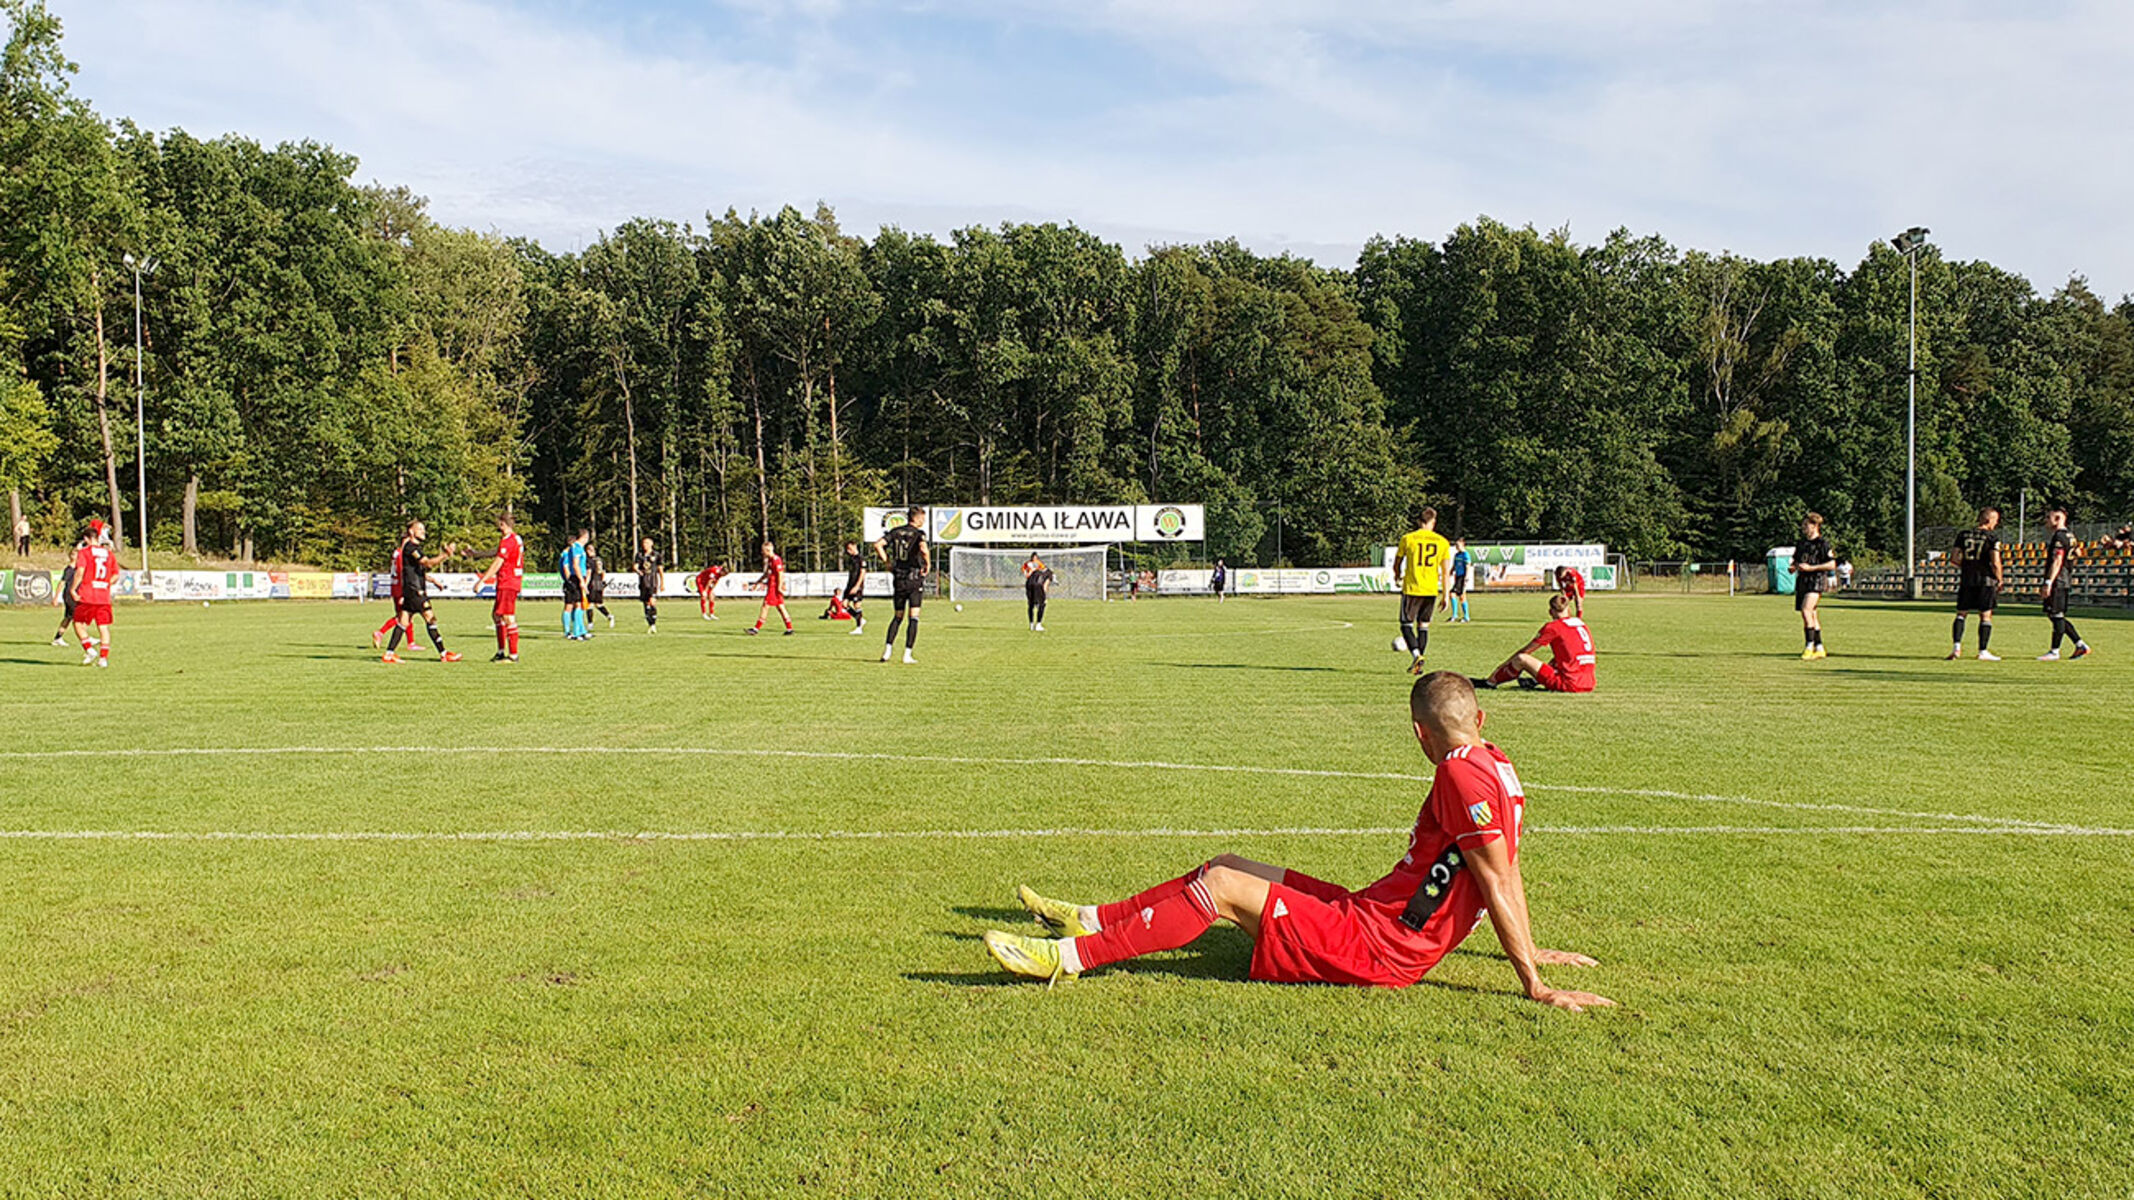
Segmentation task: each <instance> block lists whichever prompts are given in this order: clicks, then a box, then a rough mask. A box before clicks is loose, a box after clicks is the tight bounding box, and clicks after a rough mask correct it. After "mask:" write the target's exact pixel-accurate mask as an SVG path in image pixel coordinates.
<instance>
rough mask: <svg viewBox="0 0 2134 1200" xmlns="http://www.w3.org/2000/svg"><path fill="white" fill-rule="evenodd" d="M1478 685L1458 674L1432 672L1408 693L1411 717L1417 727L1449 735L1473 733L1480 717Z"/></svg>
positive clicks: (1416, 683) (1452, 672) (1419, 680)
mask: <svg viewBox="0 0 2134 1200" xmlns="http://www.w3.org/2000/svg"><path fill="white" fill-rule="evenodd" d="M1480 712H1481V708H1480V706H1479V705H1477V704H1476V703H1475V685H1474V684H1473V683H1470V682H1469V681H1468V679H1467V677H1466V676H1465V675H1461V674H1459V673H1458V672H1455V671H1432V672H1430V673H1429V674H1428V675H1425V676H1423V677H1422V678H1421V679H1418V680H1416V681H1415V686H1414V687H1413V688H1411V689H1409V691H1408V715H1409V716H1410V717H1412V718H1413V719H1414V720H1415V723H1416V724H1417V725H1420V726H1422V727H1423V728H1425V729H1429V730H1433V731H1435V732H1438V733H1445V734H1462V733H1473V732H1474V731H1475V730H1476V729H1478V728H1479V726H1478V724H1477V722H1476V717H1477V716H1478V715H1480Z"/></svg>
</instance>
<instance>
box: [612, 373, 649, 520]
mask: <svg viewBox="0 0 2134 1200" xmlns="http://www.w3.org/2000/svg"><path fill="white" fill-rule="evenodd" d="M615 386H616V387H618V388H620V389H622V432H623V440H624V442H625V443H626V447H625V448H626V449H627V450H628V451H629V454H630V544H631V545H632V546H635V545H637V541H638V538H639V537H641V536H642V535H641V534H639V533H638V532H637V404H636V401H635V400H633V399H632V398H631V396H630V382H629V380H628V379H626V378H624V376H623V373H622V364H621V363H619V362H618V363H616V364H615Z"/></svg>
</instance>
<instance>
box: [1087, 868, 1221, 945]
mask: <svg viewBox="0 0 2134 1200" xmlns="http://www.w3.org/2000/svg"><path fill="white" fill-rule="evenodd" d="M1207 869H1208V868H1207V865H1206V864H1205V863H1204V864H1202V865H1200V866H1197V867H1195V868H1193V869H1192V870H1190V871H1188V872H1186V873H1185V874H1183V875H1180V876H1179V877H1178V878H1176V879H1167V880H1165V881H1164V882H1162V883H1159V884H1157V885H1156V886H1155V887H1152V888H1150V889H1149V890H1147V891H1145V892H1142V893H1140V894H1139V895H1134V896H1129V897H1127V898H1126V899H1124V900H1121V901H1118V902H1117V903H1114V904H1099V905H1097V924H1098V925H1099V926H1100V927H1102V928H1105V929H1110V928H1111V927H1112V926H1114V925H1124V924H1125V923H1126V920H1127V918H1128V917H1132V918H1135V919H1136V920H1138V919H1140V915H1141V910H1142V909H1144V908H1152V907H1154V906H1155V905H1157V904H1159V903H1161V902H1163V901H1165V900H1168V899H1170V898H1171V897H1173V896H1175V895H1177V894H1178V893H1180V892H1182V891H1185V890H1186V888H1187V887H1188V886H1190V885H1192V884H1195V883H1198V882H1200V875H1201V872H1203V871H1205V870H1207Z"/></svg>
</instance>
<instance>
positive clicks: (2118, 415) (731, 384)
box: [0, 0, 2134, 566]
mask: <svg viewBox="0 0 2134 1200" xmlns="http://www.w3.org/2000/svg"><path fill="white" fill-rule="evenodd" d="M0 12H5V14H6V16H7V19H8V23H9V37H8V41H7V45H6V50H5V58H4V61H0V487H5V488H6V489H7V490H8V491H9V494H10V503H11V508H13V509H15V510H19V511H22V512H24V513H26V515H28V517H29V518H30V520H31V521H32V523H33V525H34V526H35V527H36V529H37V531H38V533H39V535H40V536H41V537H42V538H44V539H46V540H49V541H57V542H65V541H66V540H68V539H70V538H71V536H72V534H73V532H74V531H75V530H76V529H77V528H78V526H79V523H80V522H82V521H84V520H86V519H87V518H88V517H89V516H90V515H92V514H99V515H104V516H106V517H107V519H109V520H110V521H111V522H112V523H113V524H114V525H115V526H118V527H120V528H121V529H123V530H125V531H126V534H127V537H128V538H129V540H130V539H131V538H132V536H133V531H134V529H135V527H136V513H135V512H134V505H135V503H136V497H135V489H134V487H133V486H132V480H133V478H134V474H135V470H136V462H135V450H134V436H133V434H134V430H133V428H132V423H133V422H132V418H133V415H134V411H135V404H136V400H137V398H139V399H141V401H142V405H141V407H142V410H143V412H144V414H145V427H146V432H145V443H146V456H145V460H144V461H145V466H146V474H147V482H148V487H147V490H148V493H149V507H150V513H149V515H150V518H151V526H150V533H149V536H150V538H151V540H152V542H153V543H154V544H156V545H157V546H159V547H161V546H167V547H169V548H171V549H182V550H184V551H187V552H196V553H197V552H211V553H224V554H232V555H236V556H239V557H245V558H250V557H253V556H262V557H268V556H271V557H276V558H284V559H292V560H301V561H309V562H316V563H321V564H330V565H340V566H372V565H375V562H376V560H377V559H378V558H379V557H380V555H381V554H382V553H383V551H384V548H385V547H387V546H389V545H390V543H391V542H392V540H393V539H394V537H395V536H396V534H397V531H398V528H399V526H400V524H401V523H402V522H403V521H404V520H405V519H407V518H408V517H411V516H413V517H421V518H423V519H425V520H426V521H427V522H428V523H429V524H430V525H431V527H432V528H433V529H440V530H445V531H454V532H459V533H461V534H470V535H471V534H475V533H477V532H478V531H479V530H480V528H481V527H482V526H483V525H484V524H485V522H486V521H487V519H488V517H489V516H490V515H492V514H493V513H494V512H496V511H498V510H502V509H511V510H514V511H516V512H517V513H518V514H519V516H520V520H521V523H522V525H523V526H525V527H527V528H528V529H529V530H530V531H531V532H533V533H534V534H535V540H536V542H537V544H539V538H540V537H541V536H542V533H543V531H544V530H545V531H550V532H553V533H560V532H561V531H563V530H567V529H575V528H579V527H589V528H593V529H595V530H597V531H599V532H600V533H601V535H602V536H603V537H605V538H607V539H608V540H609V542H610V544H615V543H619V542H620V541H622V540H623V539H628V540H629V541H630V542H632V543H634V542H635V541H636V539H638V538H640V537H651V538H653V539H654V540H655V542H656V543H657V544H658V545H659V546H660V547H662V548H663V551H664V552H665V553H666V554H667V556H668V557H669V559H670V561H673V562H677V563H697V562H701V561H706V560H710V559H724V560H727V561H732V562H743V561H747V560H749V559H750V558H752V556H753V547H754V545H755V543H756V542H757V541H759V540H760V539H761V538H763V537H764V536H766V535H768V536H770V537H772V538H773V539H775V540H777V541H778V542H779V543H780V544H781V545H783V546H786V547H788V548H789V550H788V553H789V554H791V553H793V552H795V551H797V552H798V555H799V557H798V559H797V561H799V562H801V563H803V564H812V563H816V562H821V563H827V562H828V561H829V559H830V558H831V556H832V555H833V554H834V549H835V547H836V546H837V545H839V544H840V543H842V542H843V541H844V540H845V539H847V538H849V537H852V536H855V535H856V533H857V531H858V528H859V510H860V509H861V507H862V506H864V505H868V504H881V503H898V504H901V503H906V502H934V501H941V502H972V503H991V504H1009V503H1047V502H1078V503H1127V502H1144V501H1175V502H1200V503H1204V504H1206V505H1207V507H1208V525H1209V545H1208V547H1207V553H1208V554H1209V555H1210V556H1211V557H1212V556H1214V555H1218V554H1220V555H1224V556H1227V557H1228V558H1230V560H1231V561H1233V562H1242V563H1255V562H1256V563H1263V564H1264V563H1271V562H1273V561H1274V560H1275V559H1276V557H1277V556H1278V554H1279V556H1280V557H1281V558H1283V559H1286V560H1289V561H1294V562H1304V563H1316V564H1330V563H1336V562H1343V561H1356V560H1359V559H1361V558H1362V557H1363V556H1365V555H1366V554H1367V553H1369V550H1370V548H1371V547H1373V546H1376V545H1379V544H1383V543H1385V542H1388V541H1390V540H1391V539H1392V538H1393V537H1394V536H1396V535H1397V533H1398V532H1399V531H1400V530H1401V529H1403V528H1405V527H1407V525H1408V524H1409V523H1410V521H1411V520H1412V517H1413V514H1414V513H1415V512H1416V511H1417V510H1418V509H1419V508H1420V507H1421V506H1423V505H1424V504H1426V503H1430V504H1435V505H1436V506H1437V507H1438V508H1439V509H1440V510H1441V511H1442V512H1443V514H1444V517H1443V520H1442V522H1441V528H1446V529H1447V530H1448V531H1451V532H1457V533H1460V534H1464V535H1465V536H1468V537H1470V538H1478V539H1506V540H1533V539H1540V540H1550V541H1571V540H1576V541H1604V542H1607V543H1609V544H1610V545H1611V546H1613V547H1615V548H1617V549H1619V550H1622V551H1624V552H1626V553H1629V554H1631V555H1633V556H1634V557H1640V558H1662V559H1669V558H1685V557H1688V558H1700V559H1720V558H1729V557H1753V556H1756V555H1758V554H1760V553H1761V551H1762V549H1763V547H1765V546H1767V545H1769V544H1770V543H1771V542H1772V541H1774V540H1784V539H1785V538H1786V537H1787V536H1788V532H1789V530H1790V529H1791V527H1792V525H1793V524H1794V523H1795V522H1796V521H1797V520H1798V518H1799V516H1800V515H1801V513H1803V512H1805V511H1807V510H1809V509H1811V508H1812V509H1815V510H1818V511H1820V512H1822V513H1823V514H1824V515H1825V517H1826V518H1827V519H1828V522H1829V525H1830V528H1831V529H1832V530H1833V531H1834V536H1835V537H1836V539H1837V540H1838V541H1840V543H1841V544H1844V545H1846V546H1847V547H1848V548H1849V550H1850V551H1851V552H1852V553H1853V554H1854V555H1855V556H1856V557H1860V556H1866V557H1872V555H1873V554H1874V553H1876V552H1878V551H1879V552H1882V553H1888V552H1892V551H1895V552H1901V550H1902V546H1903V538H1904V471H1905V457H1904V412H1905V401H1904V393H1905V382H1906V374H1905V371H1906V366H1905V363H1906V358H1905V356H1906V314H1907V303H1908V290H1907V289H1908V284H1909V277H1908V264H1907V263H1906V261H1905V260H1904V259H1903V258H1902V257H1901V256H1899V255H1898V254H1897V253H1896V252H1894V251H1893V250H1892V249H1890V248H1889V247H1888V246H1886V245H1882V244H1879V243H1878V244H1876V245H1874V246H1871V247H1870V248H1869V250H1868V251H1867V253H1866V256H1865V258H1864V259H1863V260H1862V261H1861V262H1859V263H1858V264H1857V265H1855V266H1854V267H1853V268H1852V269H1851V270H1850V271H1847V270H1845V269H1842V268H1841V267H1840V266H1839V265H1838V264H1836V263H1834V262H1831V261H1828V260H1824V259H1810V258H1794V259H1782V260H1777V261H1770V262H1764V261H1756V260H1752V259H1747V258H1742V257H1739V256H1736V255H1731V254H1711V253H1706V252H1702V251H1696V250H1683V249H1679V248H1677V247H1674V246H1672V245H1670V244H1668V243H1667V242H1665V241H1664V240H1662V239H1660V238H1657V237H1638V236H1633V235H1632V234H1630V233H1627V232H1618V233H1616V234H1614V235H1612V236H1610V237H1609V238H1607V239H1606V240H1605V241H1604V242H1602V243H1600V244H1598V245H1592V246H1581V245H1579V244H1577V243H1575V242H1574V241H1572V240H1571V239H1570V238H1569V237H1568V236H1567V235H1566V234H1565V233H1563V232H1538V231H1536V230H1533V229H1530V228H1526V229H1522V228H1513V227H1510V226H1507V225H1505V224H1502V223H1499V222H1496V221H1493V220H1490V219H1487V218H1480V219H1477V220H1475V221H1474V222H1471V223H1469V224H1466V225H1462V226H1460V227H1459V228H1457V229H1456V230H1454V231H1453V232H1451V233H1450V234H1448V235H1446V236H1445V237H1443V238H1442V239H1440V240H1438V241H1435V242H1431V241H1422V240H1417V239H1412V238H1408V237H1381V238H1376V239H1373V240H1372V241H1371V242H1370V243H1369V244H1368V245H1367V246H1366V247H1365V248H1364V250H1363V252H1362V255H1361V256H1360V258H1359V260H1358V262H1357V263H1356V265H1355V266H1354V268H1353V269H1348V270H1340V269H1331V268H1326V267H1321V266H1317V265H1314V264H1312V263H1310V262H1307V261H1303V260H1300V259H1296V258H1292V257H1287V256H1267V255H1261V254H1256V253H1253V252H1251V251H1249V250H1247V249H1245V248H1243V247H1241V246H1239V245H1238V244H1237V243H1236V242H1234V241H1226V242H1217V243H1213V244H1209V245H1204V246H1159V247H1153V248H1150V249H1148V250H1147V251H1146V252H1145V253H1143V254H1141V255H1140V256H1138V257H1130V256H1129V255H1128V254H1127V253H1126V252H1125V250H1124V249H1123V248H1121V247H1120V246H1117V245H1114V244H1112V243H1109V242H1106V241H1104V240H1103V239H1101V238H1098V237H1096V236H1094V235H1092V234H1090V233H1088V232H1086V231H1083V230H1080V229H1077V228H1075V227H1073V226H1071V225H1058V224H1010V225H1003V226H1001V227H999V228H995V229H988V228H976V227H974V228H970V229H964V230H960V231H957V232H956V233H954V234H952V235H950V236H949V237H947V238H945V239H941V238H936V237H933V236H929V235H924V234H914V233H909V232H906V231H902V230H899V229H894V228H888V229H883V230H881V231H880V232H879V233H877V234H876V235H875V236H874V237H872V238H863V237H858V236H854V235H853V234H850V233H848V232H846V231H845V230H843V229H842V228H841V227H840V226H839V224H838V222H837V220H836V217H835V214H834V213H832V212H831V211H829V210H828V209H827V208H820V207H819V208H817V209H816V210H814V211H813V212H808V213H804V212H801V211H799V210H797V209H793V208H787V209H784V210H781V211H779V212H776V213H769V214H759V213H750V214H746V215H743V214H741V213H738V212H735V211H732V210H730V209H729V210H727V211H724V212H723V213H714V214H708V215H707V217H706V219H705V221H704V223H703V224H702V225H701V226H698V225H692V224H678V223H673V222H667V221H659V220H632V221H628V222H625V223H623V224H622V225H621V226H619V227H618V228H616V229H615V230H613V231H612V232H609V233H607V234H605V235H603V236H602V237H600V238H599V239H598V240H597V241H595V242H594V243H593V244H592V245H590V246H588V247H586V248H585V249H583V250H581V251H578V252H576V253H569V254H559V253H555V252H553V251H551V250H548V249H546V248H543V247H542V246H540V245H538V244H536V243H534V242H532V241H529V240H524V239H516V238H510V237H505V236H500V235H497V234H494V233H477V232H470V231H466V230H460V229H452V228H448V227H445V226H443V225H441V224H439V223H438V222H436V221H434V220H433V219H431V218H430V216H429V215H428V214H427V213H426V211H425V208H424V204H423V202H422V200H421V199H420V198H419V197H416V196H414V195H412V194H410V193H409V192H408V191H407V190H405V189H402V188H394V187H388V186H382V185H362V184H359V183H357V182H356V181H355V177H356V170H357V163H356V160H355V159H354V158H352V157H350V156H348V155H346V154H343V153H340V152H337V151H335V150H334V149H332V148H331V147H327V146H324V145H319V144H315V143H309V142H304V143H290V144H284V145H280V146H276V147H271V148H269V147H264V146H262V145H260V144H258V143H257V142H254V141H252V140H250V139H247V138H244V137H241V136H236V135H230V136H224V137H219V138H215V139H212V140H202V139H199V138H196V137H193V136H192V135H190V134H187V133H185V132H183V131H170V132H166V133H154V132H151V131H147V130H143V129H140V128H138V127H137V126H135V125H134V124H132V123H131V122H127V121H123V120H121V121H109V120H106V119H104V118H103V117H101V116H100V115H98V114H97V113H96V112H95V111H94V109H93V108H92V107H91V106H90V105H89V104H88V103H87V102H86V101H85V100H83V99H81V98H80V97H78V96H77V95H75V94H74V93H73V91H72V90H71V88H70V86H69V84H70V79H71V76H72V74H73V72H74V67H73V65H72V64H71V63H69V62H68V61H67V60H66V58H65V56H64V53H63V51H62V48H61V42H60V28H59V23H58V21H57V19H56V18H54V17H53V16H52V15H51V14H50V13H49V12H48V11H47V10H46V9H45V8H44V6H43V5H42V3H39V2H37V0H0ZM151 261H152V262H153V264H154V268H153V270H152V271H146V270H144V271H143V272H142V273H140V274H139V276H138V279H139V284H140V296H141V310H142V314H143V320H142V326H141V337H142V344H143V353H142V355H141V358H140V363H139V367H140V372H141V377H142V382H143V385H144V387H143V392H144V393H145V394H144V395H143V396H141V397H137V395H136V392H135V387H134V378H133V372H134V368H135V358H134V347H133V333H134V286H135V281H136V267H137V266H138V267H145V266H146V265H147V264H148V263H150V262H151ZM1918 266H1919V347H1920V360H1919V405H1920V411H1919V480H1920V484H1919V487H1920V496H1919V510H1920V511H1919V520H1920V524H1921V525H1922V526H1926V525H1932V524H1957V523H1962V522H1963V521H1964V520H1965V517H1966V513H1967V510H1969V509H1970V508H1971V507H1972V506H1973V505H1975V504H1978V503H1983V502H1988V501H1999V502H2009V503H2012V502H2013V500H2014V498H2015V497H2016V496H2017V495H2018V493H2019V492H2020V491H2021V490H2022V489H2028V490H2029V492H2030V494H2031V495H2032V496H2033V497H2037V498H2051V499H2062V500H2066V501H2068V502H2070V503H2072V504H2073V505H2074V506H2075V508H2076V510H2077V515H2078V519H2105V518H2113V517H2118V516H2120V515H2123V514H2125V513H2126V512H2128V511H2129V510H2130V509H2134V304H2130V303H2129V301H2127V300H2125V299H2122V300H2121V301H2120V302H2119V303H2118V304H2116V305H2107V304H2106V303H2105V302H2104V301H2103V300H2102V299H2100V298H2099V297H2098V296H2096V295H2094V294H2092V293H2091V292H2090V291H2089V289H2088V288H2087V287H2085V286H2084V284H2083V282H2082V281H2081V280H2079V279H2075V280H2070V281H2069V282H2068V283H2067V284H2066V285H2065V286H2064V287H2061V288H2060V289H2058V290H2057V291H2054V292H2053V293H2051V294H2050V295H2040V294H2039V293H2038V292H2037V291H2036V290H2035V289H2034V288H2033V287H2032V286H2031V285H2030V284H2029V283H2028V282H2027V281H2025V280H2024V279H2022V278H2021V277H2019V276H2017V275H2014V274H2012V273H2009V272H2006V271H2003V270H2000V269H1998V268H1996V267H1993V266H1992V265H1990V264H1987V263H1983V262H1968V263H1967V262H1953V261H1949V260H1946V259H1944V258H1942V257H1941V256H1940V255H1939V253H1938V252H1937V251H1934V250H1933V249H1931V248H1929V249H1928V250H1926V251H1924V252H1922V254H1921V257H1920V259H1919V263H1918ZM552 540H553V539H552Z"/></svg>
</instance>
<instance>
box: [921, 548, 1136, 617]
mask: <svg viewBox="0 0 2134 1200" xmlns="http://www.w3.org/2000/svg"><path fill="white" fill-rule="evenodd" d="M1032 549H1033V548H1032V547H1019V548H1015V549H1002V550H996V549H988V548H985V547H981V546H951V547H949V551H948V596H949V599H951V600H954V601H956V602H957V603H959V604H960V603H962V602H964V601H966V600H1020V599H1022V598H1023V563H1024V561H1025V560H1027V559H1028V558H1029V557H1030V554H1031V551H1032ZM1034 549H1035V550H1036V553H1037V556H1038V557H1039V558H1041V559H1043V560H1044V562H1045V565H1046V566H1048V567H1051V568H1052V576H1053V578H1052V591H1051V598H1052V599H1054V600H1102V599H1103V598H1104V566H1105V561H1106V558H1107V556H1108V555H1109V554H1110V552H1111V548H1110V547H1109V546H1044V547H1035V548H1034Z"/></svg>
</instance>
